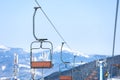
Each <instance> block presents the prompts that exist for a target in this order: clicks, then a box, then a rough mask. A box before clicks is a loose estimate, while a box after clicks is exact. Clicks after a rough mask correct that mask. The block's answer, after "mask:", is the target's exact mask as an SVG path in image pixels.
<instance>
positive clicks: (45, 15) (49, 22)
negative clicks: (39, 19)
mask: <svg viewBox="0 0 120 80" xmlns="http://www.w3.org/2000/svg"><path fill="white" fill-rule="evenodd" d="M35 2H36V4H37V5H38V7H39V8H40V9H41V11H42V13H43V14H44V16H45V17H46V18H47V20H48V21H49V23H50V24H51V25H52V27H53V28H54V30H55V31H56V33H57V34H58V35H59V37H60V38H61V39H62V41H63V42H65V43H66V45H67V47H68V48H69V49H71V48H70V46H69V45H68V44H67V42H66V41H65V39H64V38H63V36H62V35H61V34H60V32H59V31H58V30H57V28H56V27H55V25H54V24H53V22H52V21H51V20H50V18H49V17H48V16H47V14H46V13H45V12H44V10H43V9H42V7H41V6H40V4H39V3H38V1H37V0H35ZM71 50H72V49H71Z"/></svg>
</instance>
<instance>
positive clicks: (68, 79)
mask: <svg viewBox="0 0 120 80" xmlns="http://www.w3.org/2000/svg"><path fill="white" fill-rule="evenodd" d="M60 80H72V77H71V76H60Z"/></svg>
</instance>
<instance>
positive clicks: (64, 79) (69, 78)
mask: <svg viewBox="0 0 120 80" xmlns="http://www.w3.org/2000/svg"><path fill="white" fill-rule="evenodd" d="M64 43H65V42H62V45H61V53H60V58H61V61H62V63H63V64H64V65H65V68H68V67H67V65H68V64H70V62H66V61H64V60H63V58H62V48H63V45H64ZM62 63H61V64H60V65H59V72H60V76H59V79H60V80H72V71H71V76H69V75H61V65H62Z"/></svg>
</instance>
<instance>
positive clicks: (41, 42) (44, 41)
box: [30, 7, 53, 68]
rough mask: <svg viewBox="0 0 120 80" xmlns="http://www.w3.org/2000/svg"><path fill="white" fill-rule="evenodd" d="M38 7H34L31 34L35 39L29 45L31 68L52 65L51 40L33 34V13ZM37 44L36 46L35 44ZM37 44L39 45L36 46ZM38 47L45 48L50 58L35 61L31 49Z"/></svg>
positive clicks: (37, 48)
mask: <svg viewBox="0 0 120 80" xmlns="http://www.w3.org/2000/svg"><path fill="white" fill-rule="evenodd" d="M39 8H40V7H35V8H34V9H35V11H34V14H33V36H34V38H35V39H36V41H33V42H32V43H31V45H30V62H31V68H51V67H52V53H53V45H52V42H50V41H48V39H46V38H44V39H38V38H37V37H36V35H35V15H36V12H37V9H39ZM44 44H47V45H50V46H49V47H44ZM35 45H37V46H35ZM38 45H39V46H38ZM40 49H43V50H44V49H45V50H48V52H49V56H50V60H49V61H46V60H41V61H35V60H34V59H33V58H34V56H33V55H34V53H33V50H34V51H35V50H36V51H37V50H40ZM40 54H41V53H40Z"/></svg>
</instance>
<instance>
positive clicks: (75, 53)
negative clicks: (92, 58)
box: [53, 46, 89, 58]
mask: <svg viewBox="0 0 120 80" xmlns="http://www.w3.org/2000/svg"><path fill="white" fill-rule="evenodd" d="M62 50H63V51H67V52H70V53H73V55H74V56H83V57H86V58H89V56H88V55H86V54H85V53H82V52H80V51H77V50H71V49H69V48H66V47H63V49H62ZM60 51H61V46H58V47H57V48H56V49H55V50H54V51H53V52H60Z"/></svg>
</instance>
